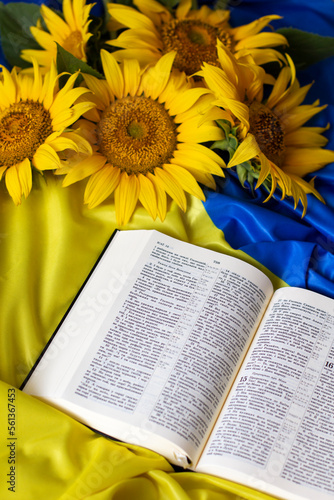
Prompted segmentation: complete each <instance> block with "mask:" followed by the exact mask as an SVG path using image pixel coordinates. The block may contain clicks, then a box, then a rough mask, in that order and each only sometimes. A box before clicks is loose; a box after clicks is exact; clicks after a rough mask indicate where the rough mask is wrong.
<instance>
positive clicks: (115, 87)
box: [101, 49, 124, 99]
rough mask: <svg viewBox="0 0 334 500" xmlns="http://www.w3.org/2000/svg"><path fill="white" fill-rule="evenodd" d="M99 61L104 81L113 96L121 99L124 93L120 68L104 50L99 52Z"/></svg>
mask: <svg viewBox="0 0 334 500" xmlns="http://www.w3.org/2000/svg"><path fill="white" fill-rule="evenodd" d="M101 60H102V66H103V70H104V75H105V77H106V80H107V82H108V84H109V86H110V88H111V90H112V92H113V94H114V95H115V96H116V97H117V98H118V99H121V98H122V97H123V95H124V94H123V93H124V78H123V74H122V71H121V68H120V66H119V64H118V62H117V61H116V59H115V57H114V56H113V55H112V54H109V52H107V51H106V50H104V49H103V50H101Z"/></svg>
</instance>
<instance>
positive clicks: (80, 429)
mask: <svg viewBox="0 0 334 500" xmlns="http://www.w3.org/2000/svg"><path fill="white" fill-rule="evenodd" d="M34 182H35V185H34V187H33V190H32V193H31V194H30V196H29V197H28V199H27V200H25V201H24V202H23V203H22V205H21V206H18V207H15V206H14V204H13V202H12V201H11V200H10V198H9V196H8V195H7V194H6V193H5V190H4V188H3V187H2V189H3V192H2V193H0V199H1V205H0V252H1V258H0V304H1V315H0V380H1V382H0V405H1V406H0V429H1V431H0V432H1V433H0V436H1V446H0V498H1V500H2V499H7V498H10V499H11V498H15V500H21V499H22V500H30V499H31V500H44V499H46V500H52V499H57V500H58V499H59V500H74V499H75V500H76V499H84V498H85V499H92V500H107V499H108V500H109V499H115V500H123V499H124V500H127V499H132V498H135V499H139V500H141V499H143V500H151V499H152V500H164V499H176V500H185V499H187V500H188V499H194V500H216V499H218V498H219V499H223V500H225V499H226V500H236V499H238V500H240V499H241V498H246V499H255V498H256V499H260V498H261V499H262V498H263V499H265V498H269V497H267V496H266V495H261V494H259V493H258V492H255V493H254V491H252V490H250V489H248V488H243V487H241V486H239V485H235V484H233V483H230V482H227V481H224V480H220V479H217V478H212V477H209V476H205V475H202V474H194V473H188V472H181V473H175V472H173V469H172V467H171V466H170V465H169V464H168V463H167V461H166V460H164V459H163V458H162V457H160V456H158V455H157V454H155V453H153V452H151V451H147V450H144V449H141V448H137V447H135V446H128V445H124V444H121V443H116V442H114V441H112V440H110V439H108V438H105V437H102V436H100V435H98V434H96V433H94V432H93V431H91V430H89V429H87V428H86V427H85V426H84V425H82V424H80V423H78V422H76V421H75V420H73V419H72V418H70V417H68V416H67V415H65V414H63V413H61V412H59V411H57V410H55V409H54V408H52V407H50V406H48V405H46V404H44V403H42V402H40V401H38V400H37V399H35V398H32V397H30V396H28V395H26V394H23V393H22V392H21V391H19V390H18V389H17V388H18V387H19V386H20V385H21V383H22V381H23V380H24V378H25V377H26V375H27V374H28V372H29V370H30V369H31V367H32V366H33V364H34V362H35V361H36V359H37V357H38V355H39V353H40V352H41V350H42V348H43V347H44V345H45V343H46V342H47V340H48V339H49V337H50V335H51V334H52V333H53V331H54V329H55V328H56V326H57V324H58V322H59V321H60V319H61V318H62V316H63V314H64V313H65V312H66V309H67V308H68V306H69V305H70V303H71V301H72V300H73V297H74V296H75V294H76V293H77V291H78V289H79V287H80V286H81V284H82V282H83V281H84V279H85V277H86V276H87V274H88V272H89V271H90V269H91V268H92V266H93V265H94V263H95V261H96V259H97V257H98V256H99V254H100V252H101V251H102V249H103V247H104V245H105V244H106V242H107V240H108V239H109V237H110V235H111V234H112V232H113V230H114V229H115V228H116V218H115V212H114V209H113V206H112V204H111V203H104V204H102V205H101V206H99V207H97V208H95V209H94V210H88V209H87V208H86V207H85V206H83V203H82V199H83V189H84V185H83V184H80V183H79V184H76V185H74V186H71V187H69V188H65V189H64V188H62V187H61V179H59V178H54V177H52V175H49V174H47V175H46V176H45V177H41V176H39V177H38V178H36V179H35V180H34ZM0 189H1V188H0ZM188 201H189V210H188V211H187V213H186V214H184V213H183V212H182V211H180V209H179V208H178V207H177V206H176V204H175V203H173V202H172V203H171V205H170V211H169V213H168V216H167V218H166V220H165V221H164V222H163V223H162V222H161V221H155V222H154V221H153V220H151V219H150V217H149V216H148V215H147V213H146V212H145V211H144V210H143V209H140V208H139V209H138V210H137V211H136V213H135V216H134V217H133V219H132V220H131V222H130V223H129V224H128V225H127V226H126V229H143V228H145V229H146V228H154V229H158V230H160V231H162V232H164V233H166V234H170V235H171V236H175V237H178V238H180V239H182V240H185V241H190V242H192V243H195V244H198V245H201V246H206V247H208V248H212V249H215V250H218V251H221V252H224V253H228V254H233V255H236V256H238V257H240V258H242V259H244V260H247V261H249V262H251V263H253V264H255V265H257V263H256V262H254V261H253V260H252V259H251V258H250V257H249V256H247V255H245V254H244V253H242V252H238V251H234V250H233V249H232V248H231V247H230V246H229V245H228V244H227V243H226V241H225V240H224V235H223V234H222V232H221V231H220V230H218V229H217V228H216V227H215V226H214V225H213V223H212V221H211V219H210V218H209V217H208V215H207V214H206V212H205V210H204V208H203V206H202V204H201V202H200V201H198V200H196V199H194V198H191V197H189V199H188ZM134 251H135V249H134ZM258 267H261V266H258ZM267 274H268V275H269V277H270V278H271V279H272V281H273V282H274V286H275V287H278V286H285V283H283V282H281V281H280V280H279V279H278V278H276V277H275V276H273V275H272V274H271V273H269V272H267ZM11 387H15V388H16V389H15V401H14V402H12V400H11V396H12V395H13V394H14V392H13V391H11V390H10V389H11ZM13 405H14V406H13ZM9 408H10V410H9ZM13 409H14V410H15V415H16V428H15V433H16V434H15V437H16V438H17V439H16V440H15V443H14V441H13V440H12V436H10V435H9V430H8V414H10V415H12V413H9V411H10V412H11V411H13ZM13 443H14V446H13ZM8 444H9V445H10V444H12V446H13V450H12V452H13V453H15V481H14V482H15V494H14V493H13V492H12V491H9V490H8V487H10V485H11V483H7V480H10V476H7V474H10V473H11V472H12V471H11V469H10V463H9V458H10V457H11V455H10V453H11V447H10V446H7V445H8ZM8 478H9V479H8Z"/></svg>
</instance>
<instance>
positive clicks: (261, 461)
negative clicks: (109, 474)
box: [22, 230, 334, 500]
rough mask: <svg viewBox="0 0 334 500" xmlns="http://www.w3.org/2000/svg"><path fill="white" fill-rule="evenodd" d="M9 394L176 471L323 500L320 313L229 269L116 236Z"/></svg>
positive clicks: (153, 239) (325, 356) (329, 365)
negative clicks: (154, 456)
mask: <svg viewBox="0 0 334 500" xmlns="http://www.w3.org/2000/svg"><path fill="white" fill-rule="evenodd" d="M22 389H23V390H24V391H25V392H27V393H29V394H31V395H34V396H37V397H39V398H41V399H42V400H44V401H45V402H47V403H49V404H51V405H53V406H55V407H57V408H59V409H61V410H63V411H64V412H66V413H68V414H70V415H72V416H73V417H74V418H76V419H77V420H79V421H81V422H83V423H84V424H86V425H88V426H90V427H92V428H93V429H95V430H97V431H99V432H102V433H104V434H107V435H109V436H111V437H113V438H116V439H118V440H122V441H125V442H127V443H132V444H137V445H140V446H143V447H146V448H149V449H152V450H154V451H156V452H158V453H160V454H162V455H164V456H165V457H166V458H167V459H168V460H169V461H170V462H171V463H173V464H177V465H180V466H182V467H184V468H189V469H190V470H194V471H200V472H204V473H208V474H212V475H216V476H219V477H223V478H225V479H230V480H232V481H236V482H239V483H242V484H244V485H247V486H250V487H253V488H255V489H257V490H259V491H263V492H266V493H269V494H272V495H275V496H277V497H279V498H284V499H288V500H301V499H310V500H311V499H312V500H313V499H314V498H317V500H325V499H326V500H329V499H330V498H333V496H334V301H333V300H332V299H329V298H327V297H324V296H322V295H319V294H316V293H314V292H310V291H307V290H302V289H299V288H288V287H286V288H282V289H280V290H277V291H276V292H274V290H273V285H272V284H271V282H270V280H269V278H268V277H267V276H266V275H265V274H264V273H262V272H261V271H259V270H258V269H257V268H255V267H253V266H251V265H250V264H248V263H245V262H243V261H242V260H239V259H236V258H234V257H230V256H227V255H224V254H221V253H219V252H214V251H212V250H208V249H205V248H201V247H197V246H195V245H191V244H189V243H184V242H182V241H179V240H177V239H175V238H171V237H169V236H166V235H164V234H161V233H159V232H157V231H148V230H136V231H118V232H116V233H115V235H114V236H113V238H112V239H111V240H110V242H109V243H108V245H107V247H106V248H105V250H104V252H103V253H102V255H101V256H100V258H99V260H98V262H97V263H96V265H95V266H94V269H93V270H92V272H91V273H90V275H89V277H88V278H87V280H86V282H85V283H84V285H83V286H82V288H81V290H80V291H79V293H78V295H77V297H76V298H75V300H74V302H73V304H72V305H71V307H70V309H69V310H68V312H67V314H66V315H65V317H64V318H63V320H62V322H61V323H60V325H59V326H58V328H57V330H56V332H55V333H54V335H53V336H52V337H51V340H50V342H49V343H48V345H47V346H46V348H45V349H44V351H43V353H42V355H41V356H40V358H39V359H38V361H37V363H36V365H35V366H34V368H33V370H32V371H31V373H30V374H29V376H28V378H27V380H26V381H25V383H24V384H23V387H22Z"/></svg>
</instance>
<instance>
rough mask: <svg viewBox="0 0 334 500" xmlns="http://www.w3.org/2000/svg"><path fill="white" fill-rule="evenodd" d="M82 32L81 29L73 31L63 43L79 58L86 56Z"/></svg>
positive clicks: (65, 47)
mask: <svg viewBox="0 0 334 500" xmlns="http://www.w3.org/2000/svg"><path fill="white" fill-rule="evenodd" d="M82 41H83V40H82V34H81V33H80V31H78V30H77V31H73V32H72V33H71V34H70V35H69V36H68V37H67V38H66V39H65V40H64V42H63V43H62V47H63V48H64V49H65V50H67V52H70V53H71V54H72V55H73V56H75V57H77V58H78V59H83V58H84V52H83V49H82Z"/></svg>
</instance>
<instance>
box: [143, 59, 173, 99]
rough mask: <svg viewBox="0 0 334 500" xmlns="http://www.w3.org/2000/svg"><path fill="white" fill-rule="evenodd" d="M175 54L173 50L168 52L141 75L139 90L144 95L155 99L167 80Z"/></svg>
mask: <svg viewBox="0 0 334 500" xmlns="http://www.w3.org/2000/svg"><path fill="white" fill-rule="evenodd" d="M175 56H176V52H175V51H171V52H168V53H167V54H165V55H163V56H162V57H161V58H160V59H159V61H158V62H157V63H156V64H155V66H152V67H150V68H148V69H147V71H145V73H144V74H143V76H142V80H141V85H140V90H142V91H143V92H144V94H145V96H146V97H151V99H157V98H158V97H159V95H160V94H161V93H162V92H163V90H164V88H165V87H166V85H167V82H168V80H169V77H170V72H171V69H172V66H173V62H174V59H175ZM140 90H139V93H140Z"/></svg>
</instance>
